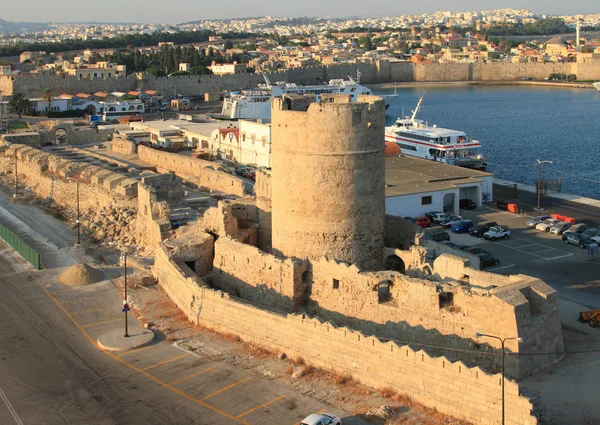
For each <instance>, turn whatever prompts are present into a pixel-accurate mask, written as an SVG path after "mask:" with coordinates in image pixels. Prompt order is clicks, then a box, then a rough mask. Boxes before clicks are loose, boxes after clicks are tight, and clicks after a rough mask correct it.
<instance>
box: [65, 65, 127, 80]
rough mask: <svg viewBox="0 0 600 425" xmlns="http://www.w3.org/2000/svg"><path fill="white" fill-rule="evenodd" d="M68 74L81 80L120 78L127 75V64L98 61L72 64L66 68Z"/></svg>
mask: <svg viewBox="0 0 600 425" xmlns="http://www.w3.org/2000/svg"><path fill="white" fill-rule="evenodd" d="M65 71H66V73H67V74H68V75H71V76H73V77H77V78H79V79H80V80H83V79H85V80H96V79H107V78H119V77H125V76H126V75H127V67H126V66H125V65H116V64H113V63H110V62H97V63H96V64H95V65H80V66H71V67H69V68H68V69H66V70H65Z"/></svg>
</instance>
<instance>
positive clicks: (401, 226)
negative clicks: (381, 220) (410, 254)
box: [385, 214, 423, 249]
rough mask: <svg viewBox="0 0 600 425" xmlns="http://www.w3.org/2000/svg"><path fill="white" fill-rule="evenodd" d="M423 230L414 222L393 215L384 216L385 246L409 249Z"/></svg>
mask: <svg viewBox="0 0 600 425" xmlns="http://www.w3.org/2000/svg"><path fill="white" fill-rule="evenodd" d="M422 233H423V230H422V229H421V228H420V227H419V226H417V225H416V224H414V223H411V222H410V221H406V220H404V219H402V218H401V217H396V216H393V215H387V214H386V216H385V246H386V247H389V248H400V249H409V248H410V246H411V245H413V244H415V242H416V238H417V236H418V235H420V234H422Z"/></svg>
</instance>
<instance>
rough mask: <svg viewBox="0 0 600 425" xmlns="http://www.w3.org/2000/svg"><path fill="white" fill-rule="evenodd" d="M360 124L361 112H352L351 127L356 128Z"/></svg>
mask: <svg viewBox="0 0 600 425" xmlns="http://www.w3.org/2000/svg"><path fill="white" fill-rule="evenodd" d="M361 122H362V112H361V111H354V112H353V113H352V125H353V126H357V125H360V123H361Z"/></svg>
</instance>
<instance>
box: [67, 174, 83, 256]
mask: <svg viewBox="0 0 600 425" xmlns="http://www.w3.org/2000/svg"><path fill="white" fill-rule="evenodd" d="M67 180H69V181H74V182H75V184H76V186H75V187H76V189H75V202H76V203H77V219H76V220H75V225H76V226H77V244H76V245H75V246H79V245H81V220H80V218H81V217H80V215H79V180H77V179H74V178H67Z"/></svg>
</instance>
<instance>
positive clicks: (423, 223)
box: [415, 216, 431, 229]
mask: <svg viewBox="0 0 600 425" xmlns="http://www.w3.org/2000/svg"><path fill="white" fill-rule="evenodd" d="M415 224H416V225H417V226H419V227H422V228H423V229H424V228H426V227H429V225H430V224H431V220H429V218H428V217H425V216H422V217H417V218H415Z"/></svg>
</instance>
